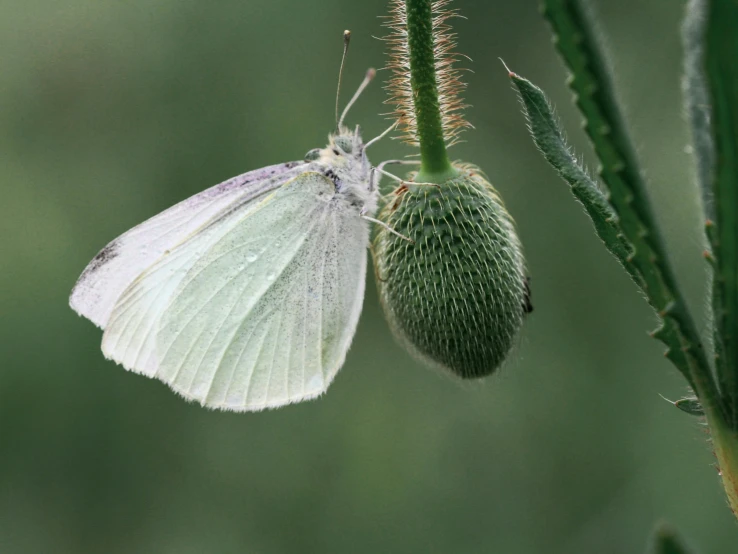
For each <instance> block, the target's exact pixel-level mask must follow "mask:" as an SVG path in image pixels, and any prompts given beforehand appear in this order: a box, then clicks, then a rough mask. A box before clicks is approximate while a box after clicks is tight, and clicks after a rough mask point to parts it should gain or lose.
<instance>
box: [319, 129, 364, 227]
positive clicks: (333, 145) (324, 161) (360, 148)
mask: <svg viewBox="0 0 738 554" xmlns="http://www.w3.org/2000/svg"><path fill="white" fill-rule="evenodd" d="M305 161H309V162H313V163H315V164H316V165H318V166H319V167H320V170H321V171H322V172H323V173H324V174H325V175H326V176H327V177H328V178H330V179H331V180H332V181H333V183H334V184H335V185H336V192H337V193H338V195H337V196H338V197H339V199H342V200H344V201H346V202H347V203H349V204H350V205H351V206H354V207H356V208H357V209H358V210H363V213H365V214H367V215H373V214H374V213H375V212H376V210H377V192H376V187H375V186H374V183H373V180H372V166H371V164H370V163H369V160H368V158H367V157H366V152H365V150H364V143H363V141H362V139H361V135H360V134H359V128H358V127H357V128H356V131H354V132H351V131H349V130H348V129H347V128H345V127H341V128H340V129H339V131H338V132H337V133H335V134H331V135H329V137H328V146H326V147H325V148H316V149H314V150H311V151H310V152H308V153H307V155H306V156H305Z"/></svg>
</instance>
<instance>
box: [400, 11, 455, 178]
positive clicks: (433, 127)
mask: <svg viewBox="0 0 738 554" xmlns="http://www.w3.org/2000/svg"><path fill="white" fill-rule="evenodd" d="M406 7H407V33H408V46H409V50H410V83H411V86H412V89H413V102H414V105H415V118H416V121H417V130H418V131H417V132H418V140H419V141H420V162H421V166H420V173H419V175H418V180H421V181H434V180H437V178H438V176H440V175H445V174H449V173H452V172H453V168H452V167H451V162H450V161H449V158H448V153H447V152H446V142H445V140H444V135H443V120H442V118H441V110H440V102H439V99H438V83H437V75H436V60H435V52H434V48H435V42H434V37H433V9H432V2H431V0H406ZM433 177H436V179H434V178H433Z"/></svg>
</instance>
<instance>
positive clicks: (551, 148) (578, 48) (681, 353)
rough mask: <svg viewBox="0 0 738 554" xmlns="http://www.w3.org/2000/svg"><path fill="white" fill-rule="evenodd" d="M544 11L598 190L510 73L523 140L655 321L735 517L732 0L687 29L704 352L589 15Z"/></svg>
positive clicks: (736, 29)
mask: <svg viewBox="0 0 738 554" xmlns="http://www.w3.org/2000/svg"><path fill="white" fill-rule="evenodd" d="M543 14H544V16H545V17H546V19H547V20H548V21H549V23H550V25H551V28H552V29H553V32H554V35H555V39H556V40H555V44H556V47H557V49H558V51H559V54H560V55H561V57H562V58H563V60H564V62H565V63H566V65H567V66H568V68H569V70H570V71H571V79H570V81H569V84H570V87H571V89H572V90H573V91H574V93H575V99H576V104H577V106H578V107H579V110H580V111H581V113H582V115H583V117H584V121H585V130H586V132H587V134H588V135H589V138H590V140H591V142H592V145H593V147H594V150H595V153H596V155H597V157H598V159H599V161H600V169H599V175H600V178H601V180H602V182H603V183H604V185H605V187H606V190H603V189H601V188H600V186H598V184H597V183H596V182H595V180H594V179H593V178H592V177H590V176H589V175H588V174H587V172H586V171H585V170H584V169H583V168H582V167H581V165H580V164H579V163H578V161H577V160H576V158H575V157H574V156H573V155H572V153H571V149H570V148H569V146H568V145H567V144H566V142H565V139H564V135H563V132H562V131H561V129H560V128H559V124H558V122H557V120H556V117H555V115H554V113H553V110H552V108H551V105H550V103H549V102H548V100H547V99H546V96H545V95H544V93H543V91H541V89H539V88H538V87H536V86H535V85H533V84H532V83H531V82H530V81H528V80H526V79H524V78H522V77H520V76H519V75H517V74H515V73H513V72H509V74H510V78H511V79H512V82H513V83H514V85H515V87H516V88H517V90H518V92H519V93H520V98H521V100H522V104H523V108H524V112H525V115H526V117H527V120H528V123H529V127H530V130H531V134H532V136H533V139H534V141H535V143H536V145H537V146H538V148H539V149H540V151H541V152H542V153H543V155H544V157H545V158H546V160H547V161H548V162H549V163H550V164H551V166H552V167H553V168H554V169H555V170H556V171H557V172H558V174H559V175H560V176H561V177H562V178H563V179H564V180H565V181H566V182H567V183H568V184H569V185H570V186H571V190H572V192H573V193H574V195H575V196H576V198H577V199H578V200H579V201H580V202H581V203H582V205H583V206H584V209H585V210H586V212H587V214H588V215H589V217H590V218H591V219H592V222H593V223H594V227H595V231H596V233H597V234H598V236H599V237H600V239H602V241H603V242H604V244H605V246H606V247H607V248H608V249H609V251H610V252H611V253H612V254H613V255H614V256H615V257H616V258H617V260H618V261H619V262H620V264H621V265H622V266H623V268H624V269H625V270H626V271H627V272H628V274H629V275H630V276H631V277H632V279H633V280H634V281H635V283H636V284H637V285H638V286H639V287H640V289H641V290H642V291H643V292H644V294H645V296H646V298H647V300H648V302H649V303H650V305H651V306H652V307H653V309H654V311H655V312H656V313H657V315H658V317H659V319H660V321H661V324H660V326H659V328H658V329H657V330H656V331H654V332H653V333H652V336H653V337H654V338H656V339H657V340H660V341H661V342H663V343H664V344H665V345H666V347H667V351H666V356H667V357H668V359H669V360H670V361H671V362H672V363H673V364H674V366H675V367H676V368H677V369H678V370H679V371H680V373H681V374H682V375H683V376H684V378H685V379H686V380H687V383H688V384H689V386H690V387H691V389H692V391H693V392H694V395H695V396H694V397H690V398H685V399H682V400H680V401H677V402H676V403H675V404H676V406H677V407H679V408H680V409H682V410H683V411H685V412H687V413H691V414H694V415H697V416H699V417H704V418H705V419H706V421H707V424H708V426H709V429H710V431H711V437H712V443H713V447H714V450H715V454H716V457H717V459H718V464H719V469H720V474H721V477H722V483H723V486H724V488H725V491H726V494H727V497H728V501H729V503H730V506H731V508H732V510H733V512H734V514H738V86H737V84H738V67H736V64H735V60H736V59H738V3H736V2H735V0H691V2H690V3H689V6H688V10H687V17H686V21H685V25H684V39H685V54H686V55H685V59H686V63H685V80H684V82H685V87H684V90H685V103H686V108H687V112H688V114H689V119H690V122H691V127H692V131H693V133H692V134H693V140H694V152H695V158H696V167H697V178H698V182H699V185H700V187H701V189H702V191H703V194H702V197H703V203H704V208H705V229H706V237H707V241H708V245H709V246H708V249H707V250H706V253H705V257H706V259H707V260H708V262H709V263H710V266H711V268H712V287H711V288H712V305H711V314H709V316H710V318H709V319H710V323H711V326H712V341H713V343H714V344H712V345H709V344H708V345H705V344H703V340H702V338H701V337H700V335H699V333H698V331H697V327H696V325H695V323H694V319H693V317H692V315H691V314H690V312H689V310H688V308H687V305H686V304H685V302H684V296H683V294H682V293H681V291H680V289H679V286H678V283H677V281H676V279H675V275H674V270H673V269H672V266H671V263H670V261H669V256H668V252H667V249H666V248H665V245H664V242H663V240H662V238H661V237H662V233H661V231H660V229H659V227H658V225H657V222H656V220H655V218H654V215H653V208H652V205H651V202H650V200H649V195H648V191H647V188H646V185H645V181H644V179H643V174H642V171H641V167H640V164H639V161H638V159H637V156H636V154H635V149H634V148H633V146H632V140H631V138H630V135H629V132H628V128H627V125H626V123H625V120H624V118H623V116H622V110H621V108H620V105H619V103H618V101H617V98H616V95H615V91H614V87H613V79H612V73H611V69H610V68H609V66H608V64H607V63H606V60H605V57H604V56H603V52H602V47H601V44H600V42H599V40H598V37H597V34H596V32H595V31H594V29H596V25H595V22H594V20H593V16H592V13H591V12H590V10H589V8H588V6H587V4H585V2H584V1H583V0H544V1H543ZM706 346H707V347H711V348H707V347H706ZM708 351H711V352H712V355H710V354H709V353H708ZM676 548H677V547H674V548H671V549H669V548H668V547H666V546H665V547H664V548H662V549H661V550H659V551H660V552H678V551H679V550H677V549H676Z"/></svg>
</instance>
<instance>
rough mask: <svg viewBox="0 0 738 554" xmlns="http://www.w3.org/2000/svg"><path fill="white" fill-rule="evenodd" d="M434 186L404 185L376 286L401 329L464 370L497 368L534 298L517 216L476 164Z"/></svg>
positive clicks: (386, 216) (379, 243)
mask: <svg viewBox="0 0 738 554" xmlns="http://www.w3.org/2000/svg"><path fill="white" fill-rule="evenodd" d="M457 169H459V170H460V172H461V173H460V176H459V177H457V178H455V179H452V180H450V181H447V182H445V183H444V184H442V185H440V186H438V187H433V186H413V185H412V184H409V185H408V187H407V188H402V187H401V188H400V189H399V190H398V191H397V195H396V197H395V198H394V199H393V200H390V202H388V203H387V205H386V206H385V207H384V208H383V210H382V213H381V214H380V218H381V219H382V220H383V221H385V222H387V224H388V225H389V226H390V227H392V228H393V229H394V230H396V231H397V232H398V233H400V234H402V235H404V236H405V237H407V238H410V239H411V240H412V241H414V242H412V243H411V242H409V241H407V240H404V239H402V238H400V237H397V236H396V235H394V234H392V233H390V232H388V231H387V230H385V229H380V230H379V233H378V235H377V237H376V240H375V254H376V263H377V269H378V283H379V293H380V297H381V300H382V304H383V306H384V309H385V312H386V314H387V317H388V319H389V321H390V324H391V326H392V328H393V330H394V332H395V334H396V335H398V337H399V338H400V340H401V341H402V342H403V343H405V344H406V346H408V347H409V348H410V350H411V351H413V352H414V353H416V354H417V355H419V356H420V357H421V358H423V359H425V360H426V361H428V362H430V363H432V364H433V365H440V366H442V367H444V368H446V369H448V370H450V371H451V372H453V373H454V374H456V375H459V376H460V377H463V378H474V377H482V376H485V375H489V374H490V373H492V372H493V371H494V370H495V369H496V368H497V367H499V365H500V364H501V363H502V361H503V360H504V359H505V357H506V356H507V354H508V353H509V351H510V349H511V348H512V346H513V344H514V340H515V336H516V335H517V332H518V330H519V329H520V326H521V325H522V322H523V317H524V314H525V312H526V311H528V310H527V309H526V307H527V306H528V305H529V304H528V298H527V286H526V279H525V266H524V260H523V255H522V250H521V246H520V241H519V239H518V237H517V234H516V232H515V228H514V223H513V220H512V218H511V216H510V214H509V213H508V212H507V211H506V209H505V207H504V205H503V204H502V201H501V199H500V197H499V195H498V194H497V192H496V191H495V190H494V188H493V187H492V186H491V185H490V184H489V183H488V182H487V181H486V180H485V179H484V178H483V177H482V176H481V175H480V174H479V172H478V170H477V169H476V168H474V167H472V166H460V167H457Z"/></svg>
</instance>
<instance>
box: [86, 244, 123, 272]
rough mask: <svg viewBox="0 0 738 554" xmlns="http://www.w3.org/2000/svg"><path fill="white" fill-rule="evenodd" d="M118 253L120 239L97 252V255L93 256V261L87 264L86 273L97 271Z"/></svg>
mask: <svg viewBox="0 0 738 554" xmlns="http://www.w3.org/2000/svg"><path fill="white" fill-rule="evenodd" d="M117 255H118V241H113V242H111V243H110V244H108V245H107V246H106V247H105V248H103V249H102V250H100V252H98V253H97V256H95V257H94V258H92V261H91V262H90V263H89V264H88V266H87V271H85V273H92V272H94V271H97V270H98V269H99V268H100V267H101V266H103V265H105V264H106V263H108V262H109V261H110V260H112V259H113V258H115V257H116V256H117Z"/></svg>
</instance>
